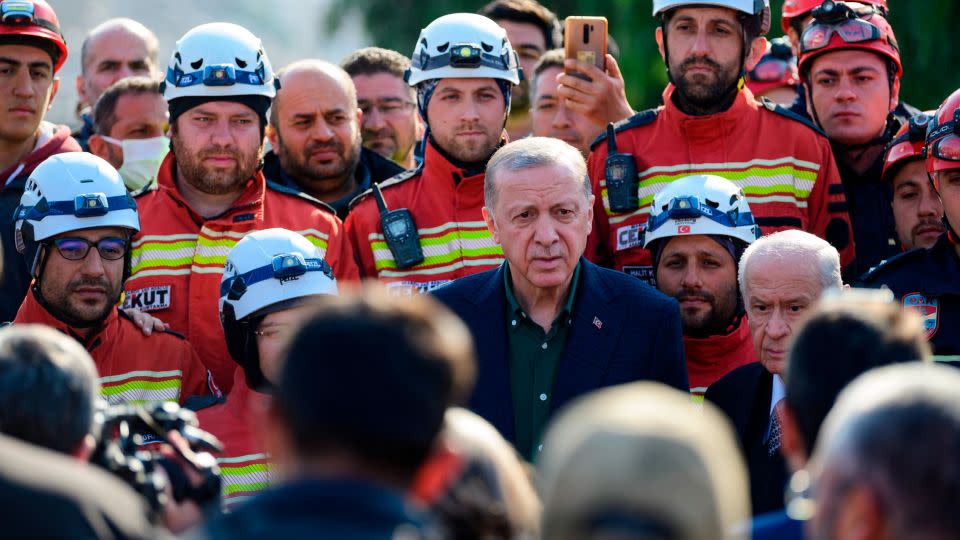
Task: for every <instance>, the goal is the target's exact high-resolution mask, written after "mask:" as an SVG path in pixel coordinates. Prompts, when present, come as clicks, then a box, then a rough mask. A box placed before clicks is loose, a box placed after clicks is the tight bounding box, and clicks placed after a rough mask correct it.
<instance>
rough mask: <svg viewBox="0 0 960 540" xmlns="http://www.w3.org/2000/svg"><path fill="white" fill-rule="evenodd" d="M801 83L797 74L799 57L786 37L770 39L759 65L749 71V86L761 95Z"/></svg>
mask: <svg viewBox="0 0 960 540" xmlns="http://www.w3.org/2000/svg"><path fill="white" fill-rule="evenodd" d="M798 84H800V77H799V75H798V74H797V59H796V58H795V57H794V56H793V49H791V48H790V42H789V41H788V40H787V38H785V37H778V38H776V39H772V40H770V43H769V44H768V45H767V52H766V54H764V55H763V57H762V58H761V59H760V61H759V62H758V63H757V66H756V67H755V68H753V69H752V70H751V71H750V72H749V73H747V88H749V89H750V91H751V92H753V94H754V95H756V96H759V95H761V94H763V93H764V92H768V91H770V90H773V89H774V88H782V87H784V86H796V85H798Z"/></svg>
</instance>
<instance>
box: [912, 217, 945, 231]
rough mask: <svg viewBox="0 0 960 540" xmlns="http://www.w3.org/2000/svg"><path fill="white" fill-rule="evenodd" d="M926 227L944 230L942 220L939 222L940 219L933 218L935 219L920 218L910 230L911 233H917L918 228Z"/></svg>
mask: <svg viewBox="0 0 960 540" xmlns="http://www.w3.org/2000/svg"><path fill="white" fill-rule="evenodd" d="M928 227H930V228H935V229H937V230H940V231H943V230H945V229H944V227H943V222H941V221H940V220H935V219H921V220H920V222H919V223H917V224H916V225H914V226H913V231H912V232H913V234H917V233H919V232H920V229H925V228H928Z"/></svg>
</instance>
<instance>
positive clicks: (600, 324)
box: [593, 317, 603, 330]
mask: <svg viewBox="0 0 960 540" xmlns="http://www.w3.org/2000/svg"><path fill="white" fill-rule="evenodd" d="M593 325H594V326H596V327H597V330H600V329H601V328H603V321H601V320H600V319H599V318H598V317H594V318H593Z"/></svg>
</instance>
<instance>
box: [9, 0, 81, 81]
mask: <svg viewBox="0 0 960 540" xmlns="http://www.w3.org/2000/svg"><path fill="white" fill-rule="evenodd" d="M0 36H30V37H33V38H39V39H40V40H44V41H49V42H50V43H51V45H52V47H51V48H50V49H49V52H50V53H51V54H52V55H53V60H54V66H53V71H54V72H56V71H57V70H59V69H60V66H62V65H63V63H64V62H66V61H67V42H66V41H65V40H64V39H63V34H61V33H60V21H59V20H57V14H56V13H54V11H53V8H52V7H50V4H48V3H47V2H46V1H45V0H3V1H2V2H0ZM0 39H2V37H0Z"/></svg>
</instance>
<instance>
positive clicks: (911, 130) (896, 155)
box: [881, 111, 935, 182]
mask: <svg viewBox="0 0 960 540" xmlns="http://www.w3.org/2000/svg"><path fill="white" fill-rule="evenodd" d="M934 113H935V111H926V112H922V113H917V114H916V115H914V117H913V118H911V119H910V121H909V122H907V123H906V124H904V125H903V127H901V128H900V130H899V131H897V134H896V135H895V136H894V137H893V140H891V141H890V143H889V144H887V150H886V152H885V153H884V155H883V173H881V178H882V179H883V181H884V182H888V181H890V180H891V179H892V178H893V175H894V173H896V171H897V169H899V168H900V167H901V166H902V165H904V164H905V163H907V162H908V161H914V160H919V159H923V149H924V147H925V146H926V145H927V126H929V125H930V120H931V119H932V118H933V115H934Z"/></svg>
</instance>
